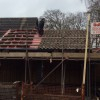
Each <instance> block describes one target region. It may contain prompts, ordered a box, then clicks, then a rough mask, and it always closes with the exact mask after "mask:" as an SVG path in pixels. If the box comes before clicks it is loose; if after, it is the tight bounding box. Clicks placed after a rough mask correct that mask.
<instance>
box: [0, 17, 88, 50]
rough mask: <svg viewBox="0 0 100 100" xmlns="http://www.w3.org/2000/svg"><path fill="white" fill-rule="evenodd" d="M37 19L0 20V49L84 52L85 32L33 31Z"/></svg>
mask: <svg viewBox="0 0 100 100" xmlns="http://www.w3.org/2000/svg"><path fill="white" fill-rule="evenodd" d="M36 21H37V18H0V34H1V38H0V49H1V50H2V49H10V50H26V48H27V49H28V50H61V49H65V50H84V48H85V36H86V31H83V30H44V34H43V36H40V35H39V33H38V30H37V29H35V26H36Z"/></svg>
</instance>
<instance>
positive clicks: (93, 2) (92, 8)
mask: <svg viewBox="0 0 100 100" xmlns="http://www.w3.org/2000/svg"><path fill="white" fill-rule="evenodd" d="M84 1H85V4H86V7H87V9H88V12H90V14H91V21H100V17H99V16H100V0H84Z"/></svg>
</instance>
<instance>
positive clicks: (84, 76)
mask: <svg viewBox="0 0 100 100" xmlns="http://www.w3.org/2000/svg"><path fill="white" fill-rule="evenodd" d="M89 22H90V14H88V23H87V32H86V44H85V56H84V69H83V82H82V89H81V97H82V98H81V100H85V80H86V63H87V50H88V37H89Z"/></svg>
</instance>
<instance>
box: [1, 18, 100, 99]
mask: <svg viewBox="0 0 100 100" xmlns="http://www.w3.org/2000/svg"><path fill="white" fill-rule="evenodd" d="M37 20H38V19H37V18H0V100H40V99H41V100H84V99H83V98H87V99H90V100H92V98H94V99H95V98H96V97H97V96H98V95H100V93H99V90H100V74H99V73H100V72H99V71H100V61H99V60H100V53H99V51H100V49H99V48H100V47H99V46H100V44H99V43H100V36H99V35H91V34H90V32H88V46H87V62H86V78H85V84H84V85H85V86H84V88H83V84H82V81H83V75H84V74H83V73H84V71H83V70H84V55H85V50H86V49H85V48H86V33H87V32H86V30H47V29H44V33H43V35H42V36H41V35H39V32H38V29H37V28H36V21H37ZM83 89H84V90H83ZM82 91H84V93H83V92H82ZM82 93H83V94H82ZM83 96H84V97H83Z"/></svg>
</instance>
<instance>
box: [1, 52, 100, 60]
mask: <svg viewBox="0 0 100 100" xmlns="http://www.w3.org/2000/svg"><path fill="white" fill-rule="evenodd" d="M25 57H26V53H25V52H0V58H25ZM28 57H30V58H61V57H62V53H59V52H53V53H48V52H28ZM64 58H65V59H82V60H83V59H84V53H64ZM90 58H91V59H94V60H96V59H97V60H99V59H100V53H90Z"/></svg>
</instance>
